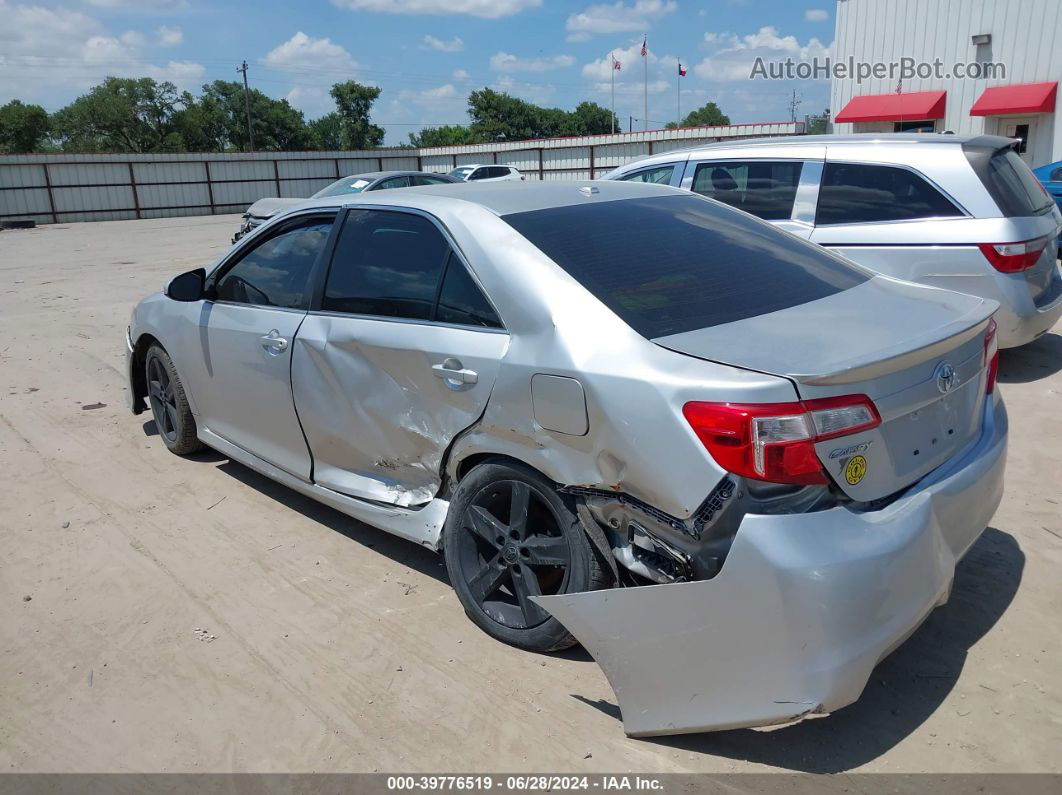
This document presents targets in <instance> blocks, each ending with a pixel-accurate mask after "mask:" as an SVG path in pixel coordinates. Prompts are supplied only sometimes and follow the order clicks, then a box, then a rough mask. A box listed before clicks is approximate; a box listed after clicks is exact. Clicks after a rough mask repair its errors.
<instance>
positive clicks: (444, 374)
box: [431, 358, 479, 384]
mask: <svg viewBox="0 0 1062 795" xmlns="http://www.w3.org/2000/svg"><path fill="white" fill-rule="evenodd" d="M431 371H432V372H433V373H434V374H435V377H436V378H441V379H443V380H444V381H446V382H447V383H448V384H475V383H476V382H478V381H479V374H478V373H477V372H476V371H475V370H466V369H465V368H464V366H463V365H462V364H461V362H460V361H459V360H457V359H454V358H449V359H447V360H446V361H444V362H443V363H442V364H433V365H432V366H431Z"/></svg>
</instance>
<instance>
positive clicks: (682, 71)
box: [679, 61, 686, 77]
mask: <svg viewBox="0 0 1062 795" xmlns="http://www.w3.org/2000/svg"><path fill="white" fill-rule="evenodd" d="M685 76H686V67H684V66H683V65H682V61H679V77H685Z"/></svg>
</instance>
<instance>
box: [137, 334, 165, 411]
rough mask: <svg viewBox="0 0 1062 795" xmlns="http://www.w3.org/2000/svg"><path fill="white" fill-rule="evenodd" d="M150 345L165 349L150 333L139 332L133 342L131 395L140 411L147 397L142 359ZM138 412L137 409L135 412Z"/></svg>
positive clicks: (143, 407)
mask: <svg viewBox="0 0 1062 795" xmlns="http://www.w3.org/2000/svg"><path fill="white" fill-rule="evenodd" d="M152 345H158V346H159V347H160V348H162V349H163V350H165V348H164V347H163V345H162V343H161V342H159V341H158V340H157V339H155V338H154V337H153V336H151V335H150V334H141V335H140V336H139V337H137V340H136V342H134V343H133V368H132V369H133V371H132V373H130V378H131V380H132V387H133V397H134V399H135V400H136V401H138V403H137V405H138V406H140V411H143V410H144V409H145V408H146V406H144V403H143V400H144V399H145V398H146V397H147V378H146V376H145V375H144V360H145V358H146V357H147V352H148V349H149V348H150V347H151V346H152ZM137 413H138V414H139V413H140V412H139V411H138V412H137Z"/></svg>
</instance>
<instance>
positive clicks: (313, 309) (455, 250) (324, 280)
mask: <svg viewBox="0 0 1062 795" xmlns="http://www.w3.org/2000/svg"><path fill="white" fill-rule="evenodd" d="M351 210H380V211H383V212H395V213H406V214H407V215H419V216H420V217H422V218H426V219H427V220H428V221H430V222H431V223H432V224H434V225H435V228H436V229H438V230H439V232H440V233H441V234H442V236H443V239H444V240H445V241H446V243H447V245H448V246H449V248H450V254H451V256H454V257H456V258H457V259H458V261H459V262H460V263H461V265H462V266H463V267H464V269H465V270H466V271H467V272H468V275H469V276H470V277H471V278H472V282H473V284H475V285H476V288H477V289H478V290H479V291H480V293H482V294H483V297H484V298H486V299H487V303H488V304H490V308H491V309H493V310H494V314H495V315H496V316H497V318H498V321H499V322H500V323H501V324H502V327H501V328H500V329H491V328H487V327H486V326H466V325H463V324H459V323H443V322H440V321H435V320H419V319H416V318H401V317H392V316H389V315H365V314H356V313H354V312H337V311H335V310H326V309H322V308H321V301H322V299H323V298H324V291H325V287H326V286H327V285H328V274H329V272H330V271H331V270H332V261H333V259H334V257H335V251H336V244H338V243H339V234H340V233H342V231H343V225H344V224H345V223H346V220H347V213H349V212H350V211H351ZM341 216H342V217H341V218H337V221H338V224H339V226H338V229H337V230H336V239H335V241H334V242H333V244H332V246H331V248H330V250H329V251H328V264H327V266H326V267H325V268H322V274H321V282H320V289H319V290H315V291H314V294H313V297H312V298H311V300H310V308H309V310H308V313H309V314H311V315H313V314H327V315H330V316H335V317H360V318H365V319H369V320H389V321H406V322H410V323H418V324H421V325H428V326H452V327H454V328H463V329H472V330H474V331H501V332H504V333H505V334H508V333H509V331H508V329H507V328H506V325H505V318H504V317H502V313H501V312H499V311H498V306H497V305H496V304H495V303H494V300H493V299H492V298H491V297H490V293H488V292H487V291H486V290H485V289H484V288H483V283H482V282H481V281H480V279H479V276H478V275H477V274H476V271H475V269H474V268H473V267H472V266H471V265H469V264H468V257H466V256H465V253H464V251H462V250H461V247H460V246H459V245H458V243H457V240H456V239H455V238H454V236H453V234H451V233H450V230H449V229H447V228H446V225H445V224H444V223H443V222H442V221H440V220H439V219H438V218H437V217H436V216H434V215H432V214H431V213H429V212H427V211H426V210H421V209H420V208H418V207H402V206H399V205H395V204H348V205H346V206H345V207H343V212H342V213H341ZM445 269H446V263H443V271H442V272H440V283H439V284H438V285H436V292H435V303H436V304H437V303H438V300H439V288H440V287H441V284H442V278H443V277H445V275H446V273H445Z"/></svg>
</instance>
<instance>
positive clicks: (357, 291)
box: [321, 210, 450, 320]
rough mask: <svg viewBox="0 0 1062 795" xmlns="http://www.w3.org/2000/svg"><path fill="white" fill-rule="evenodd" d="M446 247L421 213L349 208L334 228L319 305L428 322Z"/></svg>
mask: <svg viewBox="0 0 1062 795" xmlns="http://www.w3.org/2000/svg"><path fill="white" fill-rule="evenodd" d="M449 254H450V246H449V244H448V243H447V241H446V238H445V237H443V235H442V233H441V232H440V231H439V229H438V228H437V227H436V226H435V224H433V223H432V222H431V221H429V220H428V219H427V218H424V217H423V216H420V215H413V214H411V213H400V212H386V211H382V210H351V211H350V212H349V213H347V218H346V221H345V222H344V224H343V228H342V229H341V230H340V232H339V239H338V240H337V242H336V249H335V254H334V255H333V257H332V265H331V268H330V269H329V272H328V279H327V282H326V284H325V293H324V298H323V300H322V303H321V308H322V309H325V310H328V311H332V312H350V313H352V314H358V315H382V316H384V317H401V318H409V319H413V320H429V319H430V318H431V314H432V308H433V306H434V303H435V292H436V288H437V286H438V284H439V277H440V276H441V275H442V270H443V265H444V264H445V263H446V259H447V257H448V256H449Z"/></svg>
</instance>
